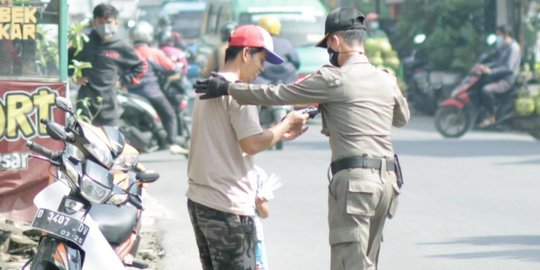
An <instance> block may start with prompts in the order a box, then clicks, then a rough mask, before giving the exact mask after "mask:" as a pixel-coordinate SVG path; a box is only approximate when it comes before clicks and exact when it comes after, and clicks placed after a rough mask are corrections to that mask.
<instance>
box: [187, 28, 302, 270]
mask: <svg viewBox="0 0 540 270" xmlns="http://www.w3.org/2000/svg"><path fill="white" fill-rule="evenodd" d="M265 60H266V61H270V62H272V63H274V64H279V63H281V62H283V60H282V59H281V58H280V57H279V56H277V55H276V54H275V53H274V52H273V48H272V38H271V37H270V34H268V32H266V30H264V29H262V28H261V27H259V26H255V25H244V26H241V27H239V28H237V29H236V30H235V31H234V32H233V33H232V35H231V37H230V39H229V46H228V48H227V50H226V53H225V65H224V66H223V68H222V69H220V70H219V72H218V73H217V74H213V76H219V77H221V78H222V79H223V80H226V81H230V82H234V81H244V82H251V81H253V79H255V77H256V76H257V74H258V73H259V72H260V71H261V69H262V67H263V63H264V61H265ZM307 118H308V114H307V113H301V112H297V111H293V112H290V113H289V114H288V115H287V116H286V117H285V119H283V121H281V122H280V123H278V124H277V125H275V126H273V127H271V128H269V129H265V130H264V129H263V128H262V127H261V126H260V125H259V117H258V110H257V107H256V106H249V105H248V106H241V105H239V104H238V103H237V102H236V101H234V100H233V99H232V98H231V97H228V96H225V97H221V98H215V99H212V100H209V101H201V100H200V99H198V98H197V99H196V100H195V104H194V110H193V122H192V123H193V124H192V135H193V136H192V140H191V146H190V149H189V155H188V190H187V192H186V196H187V197H188V202H187V206H188V211H189V215H190V218H191V223H192V225H193V230H194V233H195V238H196V241H197V246H198V248H199V257H200V261H201V264H202V268H203V269H204V270H208V269H213V270H224V269H227V270H244V269H255V246H256V230H255V227H254V221H253V216H254V215H255V201H256V193H257V187H256V185H255V183H256V179H255V178H256V177H257V175H256V174H257V173H256V170H255V168H254V163H253V155H255V154H257V153H259V152H261V151H264V150H266V149H267V148H268V147H270V146H271V145H273V144H275V143H276V142H277V141H279V140H282V139H289V140H290V139H294V138H296V137H298V136H299V135H301V134H302V133H303V132H304V131H305V130H306V128H307V127H306V126H304V123H305V122H306V120H307Z"/></svg>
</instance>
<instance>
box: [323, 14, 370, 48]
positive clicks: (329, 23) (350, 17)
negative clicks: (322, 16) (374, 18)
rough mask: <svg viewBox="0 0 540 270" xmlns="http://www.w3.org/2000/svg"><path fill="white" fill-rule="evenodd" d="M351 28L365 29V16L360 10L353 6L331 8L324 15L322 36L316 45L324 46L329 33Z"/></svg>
mask: <svg viewBox="0 0 540 270" xmlns="http://www.w3.org/2000/svg"><path fill="white" fill-rule="evenodd" d="M352 29H361V30H366V25H365V17H364V14H362V12H360V11H358V10H356V9H354V8H336V9H334V10H332V11H331V12H330V13H329V14H328V16H326V21H325V23H324V38H323V39H322V40H321V41H319V43H317V47H321V48H326V39H327V38H328V35H330V34H331V33H334V32H338V31H344V30H352Z"/></svg>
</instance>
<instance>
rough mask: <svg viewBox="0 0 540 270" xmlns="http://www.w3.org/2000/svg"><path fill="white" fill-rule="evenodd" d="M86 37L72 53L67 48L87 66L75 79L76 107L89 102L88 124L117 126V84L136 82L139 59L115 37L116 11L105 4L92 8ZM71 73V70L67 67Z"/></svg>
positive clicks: (140, 71) (140, 69)
mask: <svg viewBox="0 0 540 270" xmlns="http://www.w3.org/2000/svg"><path fill="white" fill-rule="evenodd" d="M93 15H94V17H93V20H92V27H93V30H92V32H90V35H89V40H88V42H86V43H85V44H84V47H83V50H82V51H81V52H79V53H78V54H75V50H74V49H73V48H71V49H70V50H69V59H70V60H69V61H70V63H71V60H72V59H75V60H78V61H81V62H89V63H91V64H92V67H91V68H86V69H83V71H82V72H83V77H78V78H75V83H76V84H78V85H80V88H79V91H78V93H77V106H83V104H85V103H86V102H85V101H89V106H88V108H87V109H88V111H89V113H90V114H91V115H88V117H90V118H92V124H94V125H97V126H103V125H109V126H117V125H118V121H119V119H120V113H121V108H120V106H119V105H118V101H117V99H116V89H117V88H118V86H119V85H118V83H119V82H120V83H121V84H123V85H130V84H137V83H139V81H140V79H141V78H142V76H143V73H144V65H143V62H142V61H141V60H140V59H139V57H138V56H137V53H136V52H135V50H134V49H133V47H132V46H131V45H130V44H128V43H127V42H125V41H123V40H120V39H119V38H118V37H117V34H116V33H117V31H118V21H117V17H118V10H116V8H115V7H113V6H111V5H109V4H99V5H97V6H96V7H95V8H94V11H93ZM70 71H71V72H72V70H70Z"/></svg>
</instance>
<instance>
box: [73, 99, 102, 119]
mask: <svg viewBox="0 0 540 270" xmlns="http://www.w3.org/2000/svg"><path fill="white" fill-rule="evenodd" d="M96 102H97V105H98V107H99V108H100V109H98V110H97V111H96V112H95V113H92V111H91V110H90V107H91V106H92V101H91V100H90V98H83V99H79V100H77V106H76V107H77V110H76V111H75V117H77V118H78V119H80V120H82V121H84V122H87V123H92V120H93V119H94V118H95V117H96V115H97V114H98V113H99V111H100V110H101V105H102V104H103V98H102V97H97V99H96Z"/></svg>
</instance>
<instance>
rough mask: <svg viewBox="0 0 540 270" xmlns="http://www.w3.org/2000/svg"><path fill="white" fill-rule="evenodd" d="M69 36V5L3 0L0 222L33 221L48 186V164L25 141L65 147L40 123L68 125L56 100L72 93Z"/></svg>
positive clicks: (48, 0)
mask: <svg viewBox="0 0 540 270" xmlns="http://www.w3.org/2000/svg"><path fill="white" fill-rule="evenodd" d="M67 32H68V31H67V1H63V0H19V1H17V0H11V1H7V0H3V1H2V0H0V59H1V63H0V218H7V219H13V220H16V221H23V222H24V221H30V220H31V218H32V217H33V214H34V211H35V209H34V206H33V201H32V200H33V197H34V195H35V194H36V193H37V192H39V190H41V189H42V188H43V187H44V186H46V185H47V184H48V182H49V175H50V172H51V171H50V168H49V164H48V162H44V161H40V160H38V159H36V158H32V156H31V152H30V151H29V150H28V148H26V146H25V143H26V141H27V140H32V141H36V142H38V143H40V144H44V145H47V146H48V147H50V148H53V149H59V148H60V147H62V146H63V145H62V143H60V142H57V141H53V140H51V139H50V138H49V137H48V136H47V134H46V132H45V128H44V126H43V125H41V124H40V123H39V122H40V120H41V119H49V120H53V121H55V122H60V123H63V122H64V121H65V115H64V114H63V113H62V111H60V110H59V109H56V108H55V105H54V98H55V97H56V96H66V95H67V91H68V89H67V88H68V87H67V68H68V67H67Z"/></svg>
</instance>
